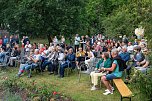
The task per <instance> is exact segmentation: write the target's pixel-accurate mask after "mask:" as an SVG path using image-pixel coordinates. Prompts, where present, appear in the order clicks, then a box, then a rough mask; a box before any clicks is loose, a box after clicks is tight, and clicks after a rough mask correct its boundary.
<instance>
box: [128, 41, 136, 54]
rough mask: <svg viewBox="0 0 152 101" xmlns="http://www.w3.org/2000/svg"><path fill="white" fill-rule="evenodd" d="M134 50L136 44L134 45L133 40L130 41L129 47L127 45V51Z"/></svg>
mask: <svg viewBox="0 0 152 101" xmlns="http://www.w3.org/2000/svg"><path fill="white" fill-rule="evenodd" d="M133 50H134V46H133V45H132V43H131V42H129V43H128V47H127V51H128V52H129V53H132V52H133Z"/></svg>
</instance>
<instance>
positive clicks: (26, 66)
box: [17, 49, 41, 77]
mask: <svg viewBox="0 0 152 101" xmlns="http://www.w3.org/2000/svg"><path fill="white" fill-rule="evenodd" d="M28 59H29V60H30V63H26V64H24V65H23V64H22V65H20V69H19V72H18V75H17V76H18V77H20V76H21V74H22V73H23V72H24V70H27V71H28V72H29V74H28V77H31V74H30V71H29V70H30V69H34V68H35V67H37V66H38V61H40V60H41V55H40V54H39V50H38V49H35V52H34V55H31V56H29V58H28Z"/></svg>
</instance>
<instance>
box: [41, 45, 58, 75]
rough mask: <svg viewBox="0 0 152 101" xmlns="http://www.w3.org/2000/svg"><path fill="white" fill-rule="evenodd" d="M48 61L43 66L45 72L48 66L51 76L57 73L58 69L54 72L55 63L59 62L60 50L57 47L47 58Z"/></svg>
mask: <svg viewBox="0 0 152 101" xmlns="http://www.w3.org/2000/svg"><path fill="white" fill-rule="evenodd" d="M47 58H48V59H47V60H45V61H44V62H43V64H42V70H45V67H46V66H47V65H48V71H49V72H50V73H49V74H50V75H51V74H53V73H57V69H55V70H56V71H53V70H54V65H53V63H55V62H57V59H58V50H57V49H56V47H54V48H53V51H52V52H50V54H49V55H48V56H47Z"/></svg>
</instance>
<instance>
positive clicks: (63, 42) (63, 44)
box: [61, 36, 65, 49]
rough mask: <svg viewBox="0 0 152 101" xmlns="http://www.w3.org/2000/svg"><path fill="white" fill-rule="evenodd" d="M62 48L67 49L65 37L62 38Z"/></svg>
mask: <svg viewBox="0 0 152 101" xmlns="http://www.w3.org/2000/svg"><path fill="white" fill-rule="evenodd" d="M61 47H62V48H63V49H64V48H65V38H64V36H62V37H61Z"/></svg>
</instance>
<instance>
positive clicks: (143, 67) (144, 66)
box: [135, 50, 150, 73]
mask: <svg viewBox="0 0 152 101" xmlns="http://www.w3.org/2000/svg"><path fill="white" fill-rule="evenodd" d="M143 54H144V55H145V59H144V60H143V61H141V62H137V67H135V69H137V70H140V71H141V72H142V73H145V72H146V70H147V67H148V66H149V63H150V62H149V59H148V50H145V51H143Z"/></svg>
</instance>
